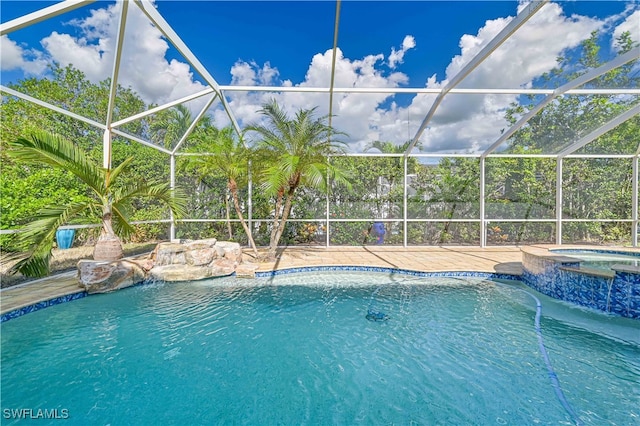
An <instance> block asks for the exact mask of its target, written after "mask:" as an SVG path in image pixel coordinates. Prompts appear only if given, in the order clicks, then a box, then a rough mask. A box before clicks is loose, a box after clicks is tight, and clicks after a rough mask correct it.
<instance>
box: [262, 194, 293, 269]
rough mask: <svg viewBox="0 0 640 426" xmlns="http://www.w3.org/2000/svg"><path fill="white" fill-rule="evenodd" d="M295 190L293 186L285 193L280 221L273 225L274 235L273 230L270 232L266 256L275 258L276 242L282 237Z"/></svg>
mask: <svg viewBox="0 0 640 426" xmlns="http://www.w3.org/2000/svg"><path fill="white" fill-rule="evenodd" d="M295 190H296V188H295V187H293V188H291V189H289V192H288V193H287V198H286V200H285V202H284V207H283V209H282V217H281V218H280V223H279V224H278V226H277V227H275V230H276V232H275V235H274V233H273V232H272V233H271V236H272V238H271V244H269V253H268V256H269V258H270V259H272V258H275V256H276V251H277V250H278V243H279V242H280V237H282V234H283V232H284V227H285V225H286V224H287V219H288V218H289V213H291V206H292V204H293V194H294V192H295ZM274 225H275V224H274Z"/></svg>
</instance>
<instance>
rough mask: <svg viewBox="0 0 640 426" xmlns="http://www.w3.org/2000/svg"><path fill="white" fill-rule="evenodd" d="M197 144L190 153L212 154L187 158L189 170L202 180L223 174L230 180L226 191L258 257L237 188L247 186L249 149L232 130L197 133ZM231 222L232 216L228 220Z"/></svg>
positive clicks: (211, 130)
mask: <svg viewBox="0 0 640 426" xmlns="http://www.w3.org/2000/svg"><path fill="white" fill-rule="evenodd" d="M194 142H195V144H196V145H195V146H194V147H193V148H192V149H191V150H189V151H190V152H200V153H208V154H209V155H200V156H197V157H188V160H187V166H186V167H187V168H188V169H193V170H195V171H196V173H197V174H198V175H199V176H200V177H201V178H205V177H207V176H210V175H221V176H223V177H224V178H225V179H226V180H227V190H228V191H229V193H230V194H231V197H232V199H233V206H234V208H235V210H236V214H237V215H238V218H239V219H240V223H241V224H242V228H243V229H244V232H245V233H246V235H247V238H248V240H249V244H250V245H251V248H252V249H253V253H254V255H255V257H256V258H257V257H258V249H257V248H256V243H255V242H254V240H253V235H252V233H251V228H249V226H248V225H247V222H246V220H245V219H244V215H243V214H242V208H241V206H240V197H239V196H238V187H239V186H240V185H246V182H247V179H248V176H249V160H250V151H249V149H248V148H247V147H245V145H244V142H243V141H242V139H241V138H238V137H236V132H235V130H234V129H233V128H232V127H226V128H224V129H222V130H218V129H216V128H214V127H208V128H207V129H205V130H203V131H201V132H199V133H198V135H197V136H196V138H195V140H194ZM228 219H229V217H227V220H228Z"/></svg>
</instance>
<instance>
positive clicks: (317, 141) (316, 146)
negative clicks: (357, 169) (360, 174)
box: [246, 100, 349, 259]
mask: <svg viewBox="0 0 640 426" xmlns="http://www.w3.org/2000/svg"><path fill="white" fill-rule="evenodd" d="M315 110H316V108H312V109H300V110H298V112H297V113H296V115H295V117H294V118H293V119H291V118H289V117H288V115H287V114H286V112H285V111H284V110H283V109H282V108H280V106H279V105H278V104H277V103H276V101H275V100H272V101H270V102H268V103H266V104H264V105H263V107H262V109H261V110H260V111H259V112H260V113H261V114H263V115H264V116H265V117H266V121H267V123H266V124H264V125H263V124H253V125H250V126H248V127H247V128H246V131H253V132H256V133H258V135H259V137H260V139H259V141H258V146H257V148H258V153H257V155H256V157H257V158H260V159H264V160H266V163H265V164H264V167H262V168H261V169H262V171H263V172H262V174H261V176H260V179H261V181H262V185H261V188H262V190H263V191H264V192H265V193H266V194H267V195H270V196H274V197H275V206H274V210H273V223H272V227H271V237H270V242H269V252H268V254H267V257H268V258H269V259H272V258H275V255H276V250H277V248H278V243H279V241H280V237H281V236H282V233H283V231H284V228H285V225H286V222H287V219H288V218H289V215H290V213H291V207H292V202H293V199H294V195H295V193H296V190H297V189H298V188H300V187H301V186H308V187H312V188H318V189H320V190H322V191H326V190H327V180H328V179H331V180H332V181H333V182H335V183H336V184H342V185H347V186H349V180H348V176H347V175H346V173H345V171H344V170H343V169H341V168H339V167H336V166H335V165H333V164H332V163H330V162H329V156H330V155H332V154H337V153H340V152H341V151H343V145H342V144H341V143H340V142H337V141H336V140H335V139H333V138H334V137H336V136H340V135H342V133H341V132H337V131H335V130H334V129H333V128H332V127H330V126H329V125H327V124H326V123H325V121H326V120H327V118H328V116H323V117H320V118H316V117H315V115H314V114H315Z"/></svg>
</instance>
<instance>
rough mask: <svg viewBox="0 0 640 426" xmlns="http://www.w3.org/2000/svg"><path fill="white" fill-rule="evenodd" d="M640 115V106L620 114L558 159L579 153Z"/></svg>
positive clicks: (568, 148) (569, 147) (567, 149)
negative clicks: (581, 149)
mask: <svg viewBox="0 0 640 426" xmlns="http://www.w3.org/2000/svg"><path fill="white" fill-rule="evenodd" d="M638 114H640V104H638V105H636V106H634V107H633V108H630V109H628V110H626V111H625V112H623V113H622V114H620V115H618V116H617V117H615V118H614V119H613V120H610V121H608V122H607V123H605V124H603V125H602V126H600V127H599V128H597V129H596V130H594V131H593V132H591V133H589V134H588V135H586V136H584V137H583V138H581V139H580V140H578V141H576V142H575V143H573V144H571V145H570V146H568V147H567V148H565V149H564V150H563V151H562V152H560V153H559V154H558V157H559V158H562V157H566V156H567V155H569V154H571V153H573V152H574V151H577V150H578V149H580V148H582V147H583V146H585V145H586V144H588V143H589V142H591V141H593V140H594V139H597V138H599V137H600V136H602V135H604V134H605V133H607V132H608V131H610V130H612V129H614V128H616V127H618V126H619V125H621V124H622V123H624V122H625V121H627V120H629V119H631V118H633V117H635V116H636V115H638Z"/></svg>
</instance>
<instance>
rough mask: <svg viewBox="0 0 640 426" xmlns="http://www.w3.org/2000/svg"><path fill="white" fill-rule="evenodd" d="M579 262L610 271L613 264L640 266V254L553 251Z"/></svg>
mask: <svg viewBox="0 0 640 426" xmlns="http://www.w3.org/2000/svg"><path fill="white" fill-rule="evenodd" d="M553 252H554V253H560V254H564V255H567V256H570V257H575V258H577V259H580V260H581V263H580V265H582V266H586V267H589V268H596V269H611V266H613V265H615V264H621V265H632V266H640V254H631V253H629V254H625V253H603V252H598V251H591V250H570V249H567V250H562V249H561V250H553Z"/></svg>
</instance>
